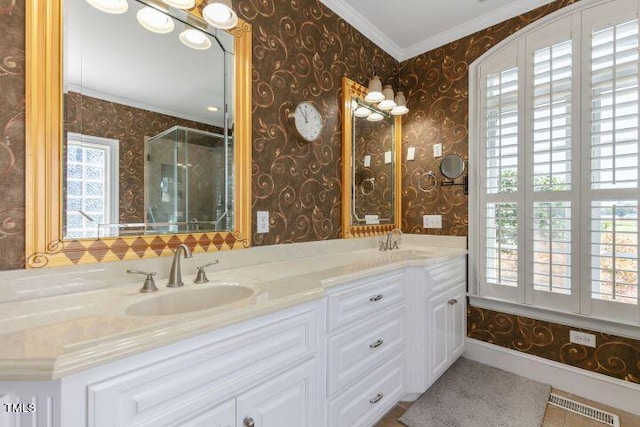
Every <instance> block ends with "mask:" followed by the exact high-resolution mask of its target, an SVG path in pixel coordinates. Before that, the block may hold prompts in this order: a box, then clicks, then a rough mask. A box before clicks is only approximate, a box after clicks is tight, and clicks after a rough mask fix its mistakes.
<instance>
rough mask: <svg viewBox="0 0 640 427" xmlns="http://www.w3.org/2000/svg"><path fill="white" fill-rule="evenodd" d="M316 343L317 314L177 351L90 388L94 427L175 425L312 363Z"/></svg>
mask: <svg viewBox="0 0 640 427" xmlns="http://www.w3.org/2000/svg"><path fill="white" fill-rule="evenodd" d="M213 334H215V333H213ZM317 340H318V313H317V312H316V311H310V312H306V313H303V314H300V315H296V316H294V317H290V318H288V319H284V320H281V321H277V322H274V323H272V324H270V325H267V326H264V327H261V328H256V329H253V330H250V331H247V332H244V333H242V334H239V335H236V336H232V337H230V338H226V339H223V340H217V341H215V342H211V343H209V344H205V345H202V346H201V347H198V348H195V349H189V350H186V351H182V352H177V351H175V350H174V351H172V353H174V354H173V355H172V354H167V359H166V360H163V361H161V362H157V363H155V364H152V365H147V366H145V367H142V368H139V369H136V370H132V371H130V372H127V373H124V374H119V373H116V374H115V375H113V376H112V377H111V378H109V379H107V380H104V381H100V382H95V383H92V384H90V385H89V386H88V404H89V409H88V418H89V425H90V426H92V427H103V426H104V427H113V426H114V425H119V426H137V427H139V426H149V427H151V426H153V427H160V426H169V425H172V426H173V425H176V422H177V421H178V420H182V419H185V418H187V417H188V416H189V414H194V413H198V412H201V411H202V410H203V408H207V407H211V406H212V405H213V404H215V403H216V402H222V401H224V400H227V399H228V398H229V396H232V395H233V393H237V392H238V391H240V390H242V389H243V388H246V387H248V386H250V385H253V384H256V383H257V382H259V381H260V380H262V379H265V378H267V377H268V376H270V375H273V374H275V373H277V372H278V371H279V370H283V369H286V368H288V367H289V366H291V365H293V364H295V363H297V362H298V361H300V360H304V359H305V358H308V357H311V356H312V355H314V354H315V352H316V350H317ZM174 348H175V347H174ZM177 348H178V349H179V348H180V347H177Z"/></svg>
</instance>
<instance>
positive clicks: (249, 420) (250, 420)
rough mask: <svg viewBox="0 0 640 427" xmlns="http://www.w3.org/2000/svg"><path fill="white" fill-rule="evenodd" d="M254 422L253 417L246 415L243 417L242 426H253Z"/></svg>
mask: <svg viewBox="0 0 640 427" xmlns="http://www.w3.org/2000/svg"><path fill="white" fill-rule="evenodd" d="M255 425H256V423H255V421H253V418H251V417H247V418H245V419H244V427H255Z"/></svg>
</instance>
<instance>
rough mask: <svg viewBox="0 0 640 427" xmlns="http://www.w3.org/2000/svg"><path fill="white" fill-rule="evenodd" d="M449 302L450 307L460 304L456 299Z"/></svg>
mask: <svg viewBox="0 0 640 427" xmlns="http://www.w3.org/2000/svg"><path fill="white" fill-rule="evenodd" d="M447 302H448V303H449V305H453V304H456V303H457V302H458V300H457V299H455V298H454V299H450V300H449V301H447Z"/></svg>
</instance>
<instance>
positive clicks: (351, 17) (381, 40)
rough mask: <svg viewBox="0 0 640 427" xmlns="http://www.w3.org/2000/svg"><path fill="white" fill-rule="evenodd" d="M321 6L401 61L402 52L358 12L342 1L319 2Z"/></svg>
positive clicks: (327, 0)
mask: <svg viewBox="0 0 640 427" xmlns="http://www.w3.org/2000/svg"><path fill="white" fill-rule="evenodd" d="M320 2H321V3H322V4H324V5H325V6H327V7H328V8H329V9H331V10H332V11H333V12H334V13H335V14H337V15H338V16H340V17H341V18H342V19H344V20H345V21H347V23H349V24H350V25H351V26H353V27H354V28H355V29H356V30H358V31H360V32H361V33H362V34H363V35H364V36H365V37H367V38H368V39H369V40H371V41H372V42H373V43H374V44H376V46H378V47H379V48H380V49H382V50H384V51H385V52H387V53H388V54H389V55H391V56H393V58H395V59H396V60H397V61H401V59H400V58H402V56H403V55H402V53H403V50H402V48H400V46H398V45H397V44H396V43H395V42H394V41H393V40H391V39H390V38H389V37H387V36H386V35H385V34H384V33H383V32H382V31H380V30H379V29H378V28H377V27H376V26H375V25H373V24H372V23H371V22H370V21H369V20H368V19H367V18H365V17H364V16H362V14H360V12H358V11H356V10H355V9H354V8H352V7H351V6H349V5H348V4H347V3H345V2H344V1H343V0H320Z"/></svg>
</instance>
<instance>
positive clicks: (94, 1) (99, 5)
mask: <svg viewBox="0 0 640 427" xmlns="http://www.w3.org/2000/svg"><path fill="white" fill-rule="evenodd" d="M87 3H89V4H90V5H91V6H93V7H95V8H96V9H98V10H99V11H101V12H105V13H111V14H113V15H119V14H121V13H125V12H126V11H127V10H128V9H129V3H127V0H87Z"/></svg>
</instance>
